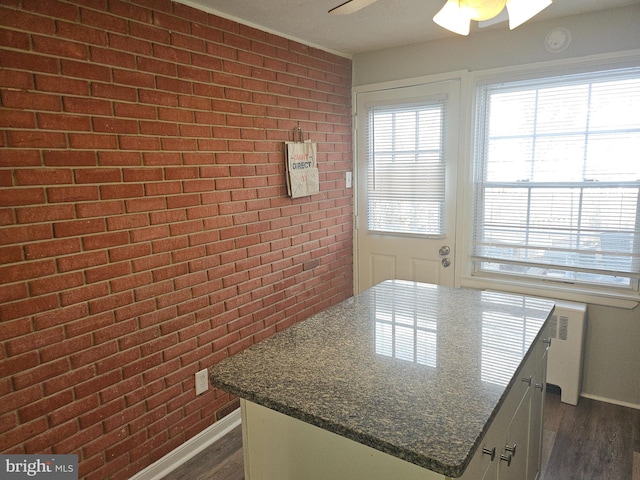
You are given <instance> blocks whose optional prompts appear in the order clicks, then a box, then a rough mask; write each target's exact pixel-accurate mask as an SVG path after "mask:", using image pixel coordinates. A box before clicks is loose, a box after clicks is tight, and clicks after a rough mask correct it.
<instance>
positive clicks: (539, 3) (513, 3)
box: [507, 0, 552, 30]
mask: <svg viewBox="0 0 640 480" xmlns="http://www.w3.org/2000/svg"><path fill="white" fill-rule="evenodd" d="M551 3H552V0H507V12H509V28H510V29H511V30H513V29H514V28H516V27H518V26H520V25H522V24H523V23H524V22H526V21H527V20H529V19H530V18H531V17H533V16H535V15H537V14H538V13H540V12H541V11H542V10H544V9H545V8H547V7H548V6H549V5H551Z"/></svg>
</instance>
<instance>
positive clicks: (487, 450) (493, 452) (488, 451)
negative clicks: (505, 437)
mask: <svg viewBox="0 0 640 480" xmlns="http://www.w3.org/2000/svg"><path fill="white" fill-rule="evenodd" d="M482 453H483V454H484V455H489V456H490V457H491V461H492V462H493V460H494V459H495V458H496V447H493V448H487V447H482Z"/></svg>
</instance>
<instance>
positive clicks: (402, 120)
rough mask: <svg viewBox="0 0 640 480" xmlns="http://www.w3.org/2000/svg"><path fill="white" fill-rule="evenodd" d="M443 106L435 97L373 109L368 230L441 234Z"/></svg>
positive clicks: (443, 188)
mask: <svg viewBox="0 0 640 480" xmlns="http://www.w3.org/2000/svg"><path fill="white" fill-rule="evenodd" d="M444 108H445V107H444V103H443V102H442V101H434V102H429V103H425V104H420V105H407V106H393V107H389V106H380V107H373V108H370V109H369V111H368V119H369V121H368V134H367V137H368V138H367V142H368V144H369V149H368V151H369V152H370V157H369V161H368V182H367V185H368V187H367V189H368V191H367V194H368V229H369V231H372V232H391V233H403V234H419V235H440V234H442V232H443V228H444V200H445V161H444V152H443V136H444V132H443V124H444Z"/></svg>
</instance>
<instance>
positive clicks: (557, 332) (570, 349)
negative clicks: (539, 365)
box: [547, 300, 587, 405]
mask: <svg viewBox="0 0 640 480" xmlns="http://www.w3.org/2000/svg"><path fill="white" fill-rule="evenodd" d="M555 303H556V308H555V310H554V311H553V314H552V315H551V318H550V320H549V332H550V335H551V346H550V347H549V356H548V360H547V383H550V384H552V385H556V386H558V387H560V390H561V393H560V400H561V401H562V402H564V403H569V404H571V405H577V404H578V398H579V397H580V388H581V386H582V357H583V350H584V340H585V332H586V328H587V306H586V305H585V304H584V303H574V302H565V301H560V300H556V301H555Z"/></svg>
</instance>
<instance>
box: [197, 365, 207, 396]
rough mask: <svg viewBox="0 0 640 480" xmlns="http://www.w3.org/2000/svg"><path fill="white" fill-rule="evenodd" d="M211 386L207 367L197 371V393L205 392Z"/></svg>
mask: <svg viewBox="0 0 640 480" xmlns="http://www.w3.org/2000/svg"><path fill="white" fill-rule="evenodd" d="M208 388H209V379H208V378H207V369H206V368H205V369H203V370H200V371H199V372H197V373H196V395H200V394H201V393H204V392H206V391H207V389H208Z"/></svg>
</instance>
